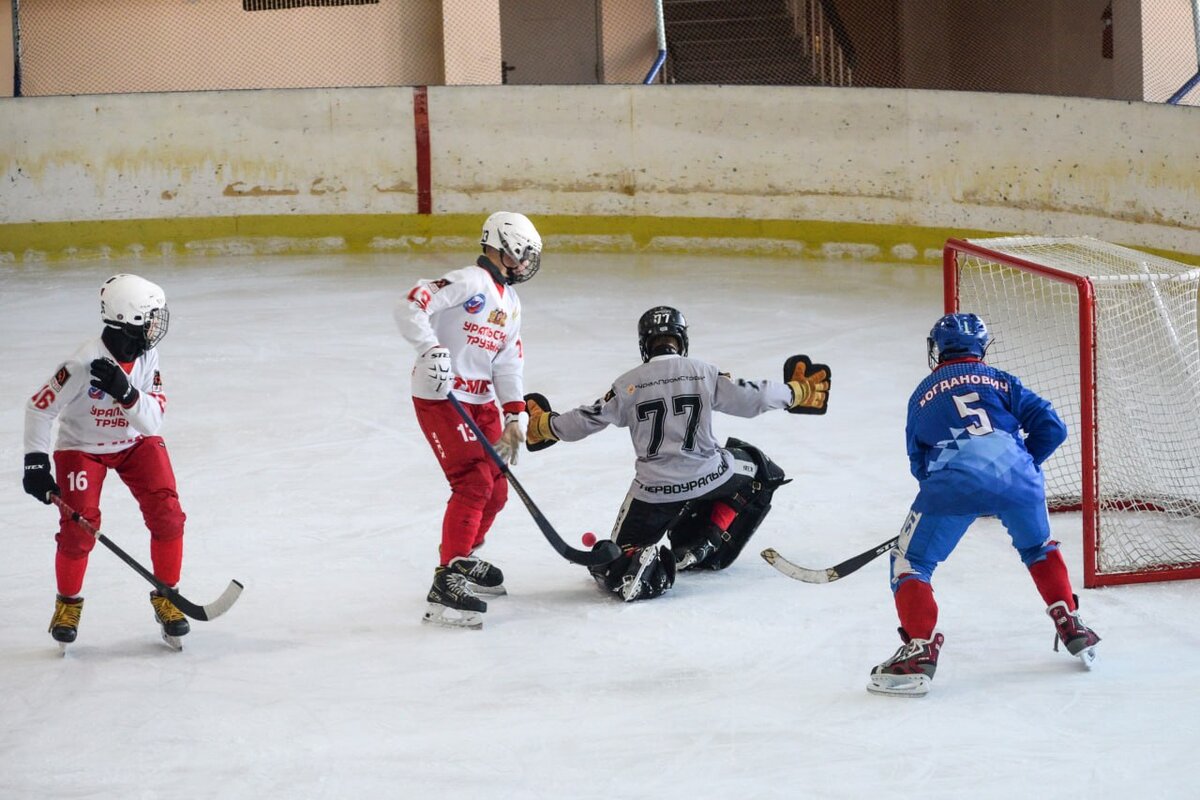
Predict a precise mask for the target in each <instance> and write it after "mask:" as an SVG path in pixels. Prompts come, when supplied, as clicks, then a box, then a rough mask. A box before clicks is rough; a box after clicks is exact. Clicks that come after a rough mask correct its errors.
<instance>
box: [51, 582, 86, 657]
mask: <svg viewBox="0 0 1200 800" xmlns="http://www.w3.org/2000/svg"><path fill="white" fill-rule="evenodd" d="M82 612H83V598H82V597H63V596H62V595H61V594H59V595H55V596H54V616H53V617H51V618H50V628H49V631H50V635H51V636H52V637H54V641H56V642H58V646H59V648H61V649H62V651H63V652H64V653H65V652H66V651H67V645H69V644H70V643H71V642H73V641H75V637H76V636H77V635H78V634H79V615H80V614H81V613H82Z"/></svg>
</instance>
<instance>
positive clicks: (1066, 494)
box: [943, 236, 1200, 588]
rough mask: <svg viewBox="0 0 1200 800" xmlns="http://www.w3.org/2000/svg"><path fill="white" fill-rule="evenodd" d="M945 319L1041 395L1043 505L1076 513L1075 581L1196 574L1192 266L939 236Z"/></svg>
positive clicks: (1101, 250) (1198, 509)
mask: <svg viewBox="0 0 1200 800" xmlns="http://www.w3.org/2000/svg"><path fill="white" fill-rule="evenodd" d="M943 269H944V291H945V298H944V299H945V308H946V312H947V313H952V312H956V311H960V310H961V311H972V312H975V313H976V314H979V316H980V317H982V318H983V320H984V322H986V323H987V325H988V328H989V330H990V331H991V334H992V346H991V348H990V350H989V351H988V362H989V363H991V364H993V365H995V366H996V367H999V368H1000V369H1003V370H1006V371H1009V372H1012V373H1013V374H1014V375H1016V376H1017V377H1018V378H1020V379H1021V381H1022V382H1023V383H1025V384H1026V385H1027V386H1028V387H1029V388H1031V389H1033V390H1034V391H1036V392H1038V393H1039V394H1041V395H1042V396H1043V397H1045V398H1046V399H1048V400H1050V401H1051V402H1052V403H1053V404H1054V407H1055V409H1056V410H1057V411H1058V413H1059V415H1060V416H1062V418H1063V421H1064V422H1066V423H1067V428H1068V431H1069V435H1068V438H1067V441H1066V442H1065V443H1064V444H1063V445H1062V446H1061V447H1060V448H1059V449H1058V450H1057V451H1056V452H1055V454H1054V455H1053V456H1051V457H1050V459H1049V460H1047V461H1046V463H1045V464H1044V465H1043V471H1044V473H1045V477H1046V496H1047V502H1048V504H1049V506H1050V510H1051V511H1078V512H1080V513H1081V514H1082V522H1083V550H1084V585H1085V586H1087V587H1089V588H1090V587H1097V586H1105V585H1111V584H1121V583H1138V582H1145V581H1165V580H1177V579H1184V578H1197V577H1200V422H1198V420H1200V334H1198V331H1197V305H1196V304H1197V299H1198V295H1197V289H1198V287H1200V269H1197V268H1194V267H1190V266H1187V265H1185V264H1180V263H1177V262H1175V261H1171V260H1169V259H1166V258H1160V257H1157V256H1153V255H1149V254H1147V253H1142V252H1139V251H1137V250H1131V249H1129V248H1126V247H1121V246H1118V245H1114V244H1109V243H1108V242H1103V241H1100V240H1098V239H1092V238H1090V237H1074V238H1047V237H1032V236H1020V237H1007V238H996V239H974V240H960V239H950V240H948V241H947V242H946V245H945V248H944V251H943Z"/></svg>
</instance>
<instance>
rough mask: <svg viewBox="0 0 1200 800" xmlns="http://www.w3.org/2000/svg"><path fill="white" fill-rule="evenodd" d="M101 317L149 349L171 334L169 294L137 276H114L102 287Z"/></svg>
mask: <svg viewBox="0 0 1200 800" xmlns="http://www.w3.org/2000/svg"><path fill="white" fill-rule="evenodd" d="M100 319H101V320H102V321H103V322H104V324H105V325H108V326H109V327H112V328H119V329H121V330H123V331H124V332H125V333H126V334H127V335H129V336H130V337H132V338H134V339H140V340H142V341H143V342H144V346H145V349H146V350H149V349H150V348H152V347H154V345H156V344H158V343H159V342H160V341H162V338H163V337H164V336H166V335H167V323H168V321H169V319H170V314H169V313H168V311H167V295H166V293H164V292H163V290H162V288H161V287H159V286H158V285H157V284H153V283H151V282H150V281H148V280H146V279H145V278H139V277H138V276H137V275H125V274H121V275H113V276H112V277H111V278H109V279H108V280H106V281H105V282H104V285H103V286H101V287H100Z"/></svg>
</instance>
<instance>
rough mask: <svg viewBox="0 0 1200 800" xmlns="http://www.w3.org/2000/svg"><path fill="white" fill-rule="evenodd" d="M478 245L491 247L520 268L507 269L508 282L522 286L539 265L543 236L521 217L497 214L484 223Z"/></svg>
mask: <svg viewBox="0 0 1200 800" xmlns="http://www.w3.org/2000/svg"><path fill="white" fill-rule="evenodd" d="M479 243H480V244H481V245H483V246H484V247H485V248H486V247H494V248H496V249H497V250H499V251H500V252H501V253H507V254H508V256H509V257H510V258H511V259H512V260H513V261H515V262H517V265H518V266H519V267H521V269H520V270H519V271H517V270H514V269H513V268H511V267H506V269H507V272H508V282H509V283H521V282H523V281H527V280H529V279H530V278H532V277H533V274H534V273H535V272H537V271H538V268H539V267H541V265H542V237H541V236H539V235H538V232H537V228H535V227H533V223H532V222H530V221H529V217H527V216H525V215H524V214H517V213H516V212H513V211H497V212H496V213H495V214H492V215H491V216H490V217H488V218H487V221H485V222H484V223H483V235H482V236H480V237H479Z"/></svg>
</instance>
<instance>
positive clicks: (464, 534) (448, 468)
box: [413, 397, 508, 565]
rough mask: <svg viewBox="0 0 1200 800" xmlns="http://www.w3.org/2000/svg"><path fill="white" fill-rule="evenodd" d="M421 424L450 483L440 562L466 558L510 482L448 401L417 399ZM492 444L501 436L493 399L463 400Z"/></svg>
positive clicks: (501, 504)
mask: <svg viewBox="0 0 1200 800" xmlns="http://www.w3.org/2000/svg"><path fill="white" fill-rule="evenodd" d="M413 406H414V407H415V408H416V410H417V422H418V423H419V424H420V426H421V430H422V431H423V432H424V433H425V438H426V439H427V440H428V441H429V446H430V447H431V448H433V454H434V455H435V456H437V459H438V464H440V465H441V467H442V472H444V473H445V475H446V480H447V481H449V482H450V500H449V502H447V503H446V513H445V515H444V516H443V517H442V546H441V549H440V553H441V563H442V564H443V565H444V564H448V563H449V562H450V560H451V559H453V558H458V557H459V556H467V555H470V554H471V551H472V550H474V549H475V548H477V547H479V546H480V545H482V544H483V540H484V537H486V536H487V532H488V530H489V529H491V527H492V522H493V521H494V520H495V519H496V514H498V513H499V511H500V509H502V508H504V503H505V502H506V501H507V500H508V481H507V480H506V479H505V477H504V473H503V472H501V471H500V468H499V467H498V466H496V463H495V462H494V461H492V459H491V457H490V456H488V454H487V451H485V450H484V449H483V445H482V444H480V443H479V442H478V441H476V439H475V434H474V433H473V432H472V431H471V429H470V428H469V427H468V426H467V424H466V423H465V422H464V421H463V419H462V417H460V416H459V415H458V412H457V411H455V410H454V406H452V405H450V403H449V401H447V400H421V399H420V398H416V397H414V398H413ZM462 407H463V408H464V409H465V410H466V412H467V413H468V414H470V415H471V418H472V419H473V420H474V421H475V424H476V425H478V426H479V430H481V431H483V434H484V436H486V437H487V438H488V441H489V442H494V441H496V440H498V439H499V438H500V429H501V425H500V410H499V409H498V408H497V407H496V404H495V403H485V404H483V405H476V404H474V403H463V404H462Z"/></svg>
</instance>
